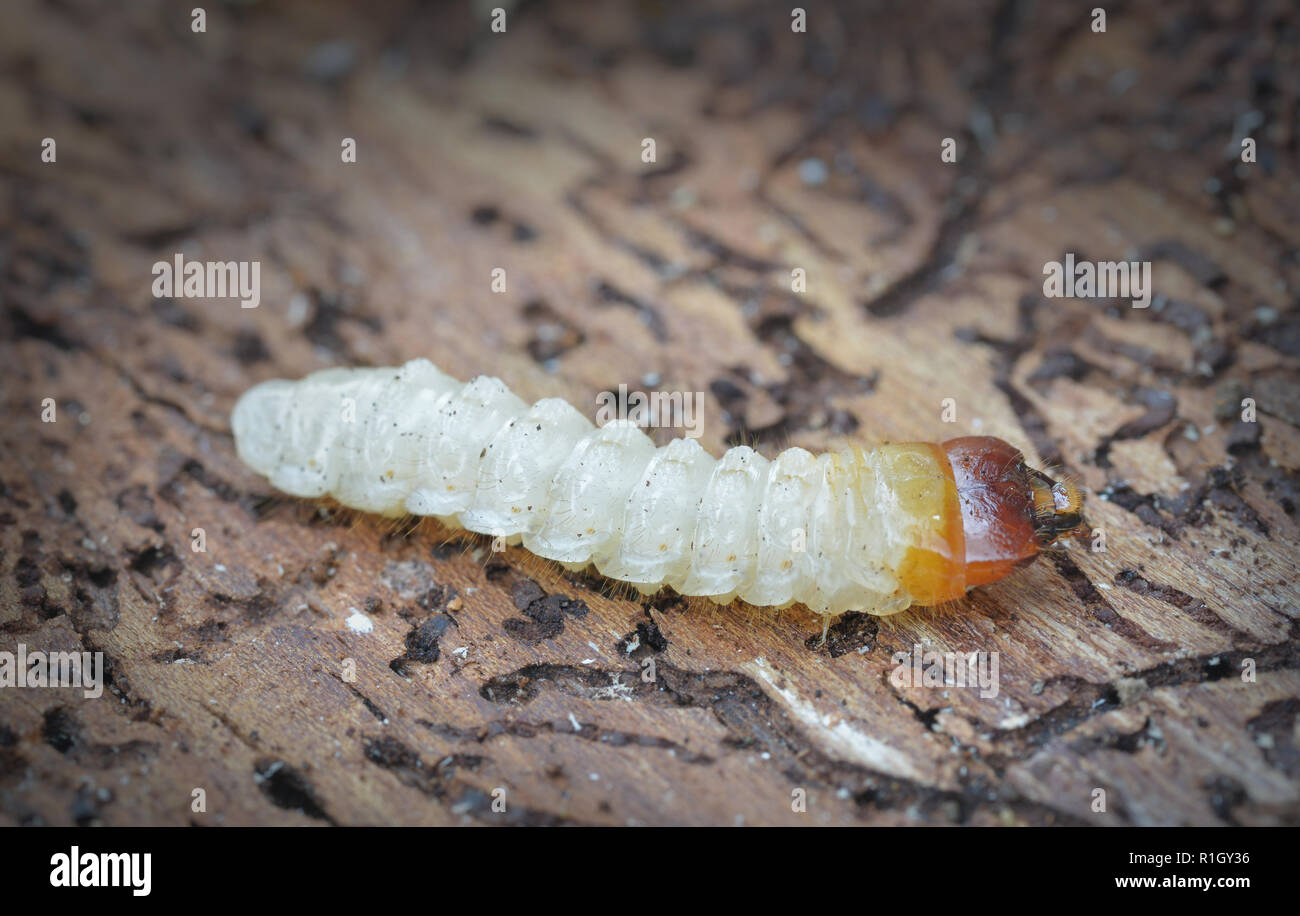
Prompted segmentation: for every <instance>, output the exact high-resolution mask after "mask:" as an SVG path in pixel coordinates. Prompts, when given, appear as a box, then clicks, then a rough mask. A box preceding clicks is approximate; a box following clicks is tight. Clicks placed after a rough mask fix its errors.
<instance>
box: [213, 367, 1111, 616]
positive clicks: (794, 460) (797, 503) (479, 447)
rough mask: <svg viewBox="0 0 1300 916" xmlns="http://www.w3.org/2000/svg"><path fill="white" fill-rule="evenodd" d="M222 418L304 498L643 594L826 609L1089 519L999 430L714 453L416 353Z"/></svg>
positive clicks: (920, 591) (282, 485)
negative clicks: (455, 374) (419, 525)
mask: <svg viewBox="0 0 1300 916" xmlns="http://www.w3.org/2000/svg"><path fill="white" fill-rule="evenodd" d="M348 411H351V413H352V416H351V417H350V422H349V421H347V420H345V419H344V417H345V415H346V414H347V413H348ZM231 425H232V428H233V430H234V435H235V444H236V448H237V450H238V452H239V456H240V458H241V459H242V460H243V461H244V462H245V463H246V464H247V465H248V466H249V467H251V468H253V469H254V470H255V471H257V472H258V473H260V474H263V475H264V476H266V477H267V478H269V479H270V482H271V483H272V484H273V485H274V486H275V487H276V488H278V489H280V490H282V491H284V492H286V493H289V494H292V495H294V496H300V497H319V496H326V495H329V496H333V497H334V498H335V499H337V500H338V501H339V502H340V503H342V504H343V505H345V506H349V507H352V508H355V509H359V510H362V511H365V512H372V513H378V514H380V515H385V516H401V515H406V514H408V513H409V514H413V515H432V516H434V517H436V518H437V519H438V520H439V521H441V522H442V523H443V524H445V525H448V526H450V527H453V528H455V527H462V526H463V527H464V528H467V529H469V530H471V531H476V532H480V533H484V534H491V535H498V536H500V535H504V536H505V537H507V538H508V539H509V540H510V542H511V543H519V542H522V543H523V545H524V547H526V548H527V549H528V550H530V551H532V552H533V553H535V554H537V555H539V556H542V557H546V558H548V559H551V560H555V561H556V562H558V563H561V564H563V565H564V566H566V567H567V568H570V569H577V568H582V567H585V566H587V565H589V564H594V565H595V566H596V569H597V570H599V572H600V573H601V574H602V575H605V576H608V577H610V578H612V579H619V580H622V581H624V582H629V583H631V584H632V585H633V586H635V587H636V588H637V589H639V590H640V591H642V592H644V593H651V592H655V591H657V590H658V589H660V588H661V587H663V586H664V585H668V586H670V587H672V588H673V589H675V590H676V591H678V592H679V593H681V594H683V595H702V596H707V597H709V598H711V599H713V600H714V601H716V602H718V603H720V604H721V603H727V602H730V601H731V600H732V599H733V598H736V597H739V598H741V599H743V600H745V601H747V602H749V603H750V604H753V605H759V606H775V607H784V606H786V605H789V604H793V603H795V602H799V603H802V604H804V605H806V606H807V607H808V608H809V609H810V610H812V611H814V612H817V613H819V614H823V615H826V618H827V620H829V618H830V617H833V616H837V615H839V614H842V613H844V612H845V611H851V610H854V611H865V612H868V613H871V614H878V615H884V614H893V613H897V612H898V611H902V610H904V609H906V608H907V607H909V606H911V605H913V604H918V605H934V604H939V603H942V602H945V601H949V600H952V599H956V598H961V597H962V596H963V595H964V594H965V592H966V590H967V589H969V588H971V587H973V586H977V585H984V584H987V583H990V582H994V581H996V580H998V579H1001V578H1003V577H1005V576H1007V575H1009V574H1010V573H1011V572H1012V571H1014V570H1015V569H1016V568H1018V567H1020V566H1023V565H1025V564H1026V563H1028V562H1030V561H1032V560H1033V559H1034V557H1035V556H1036V555H1037V554H1038V552H1039V551H1040V550H1041V549H1042V548H1043V547H1045V546H1047V545H1049V544H1052V543H1055V542H1056V541H1057V540H1059V539H1060V538H1063V537H1079V536H1083V535H1085V534H1087V532H1088V527H1087V523H1086V522H1085V521H1084V519H1083V516H1082V514H1081V509H1082V496H1081V494H1080V493H1079V491H1078V490H1077V489H1076V488H1075V487H1074V486H1073V485H1072V484H1070V483H1069V482H1060V483H1058V482H1055V481H1053V480H1052V479H1051V478H1050V477H1048V476H1047V475H1046V474H1044V473H1042V472H1041V471H1036V470H1033V469H1031V468H1029V467H1027V466H1026V465H1025V463H1024V458H1023V456H1022V455H1021V453H1020V452H1019V451H1017V450H1016V449H1015V448H1014V447H1013V446H1011V445H1009V444H1008V443H1006V442H1004V441H1002V440H1001V439H995V438H992V437H988V436H972V437H965V438H960V439H950V440H949V441H947V442H944V443H942V444H932V443H902V444H892V445H881V446H878V447H876V448H874V449H863V448H857V447H854V448H849V449H846V450H844V451H841V452H837V453H836V452H832V453H825V454H822V455H820V456H814V455H812V454H811V453H809V452H807V451H805V450H804V449H802V448H789V449H786V450H785V451H783V452H781V453H780V454H779V455H777V456H776V457H775V458H773V459H771V460H769V459H767V458H764V457H763V456H762V455H760V454H758V453H757V452H755V451H754V450H753V449H751V448H748V447H746V446H738V447H736V448H732V449H729V450H728V451H727V452H726V454H724V455H723V456H722V457H721V458H714V457H713V456H712V455H710V454H708V453H707V452H706V451H704V449H703V448H701V447H700V445H699V443H698V442H696V441H695V440H694V439H675V440H674V441H672V442H670V443H668V445H666V446H663V447H660V448H656V447H655V445H654V443H653V442H652V441H651V440H650V438H649V437H648V436H647V435H646V434H645V433H644V432H643V431H642V430H641V429H640V428H639V427H638V426H636V425H635V424H633V423H631V422H629V421H626V420H615V421H613V422H611V423H608V424H606V425H604V426H602V427H599V428H598V427H596V426H595V425H594V424H593V423H592V422H591V421H590V420H588V419H587V418H586V417H585V416H583V415H582V414H581V413H579V412H578V411H577V410H576V409H574V408H573V407H572V406H571V405H570V404H568V403H567V402H565V401H563V400H561V399H559V398H545V399H543V400H540V401H538V402H537V403H536V404H533V405H532V406H531V407H530V406H528V405H527V404H525V403H524V402H523V401H522V400H520V399H519V398H518V397H516V396H515V395H514V394H512V393H511V392H510V391H509V389H507V388H506V386H505V385H504V384H503V383H502V382H501V381H500V380H499V379H496V378H490V377H486V376H480V377H478V378H476V379H474V380H473V381H471V382H469V383H463V382H460V381H458V380H456V379H454V378H451V377H450V376H448V375H445V374H444V373H442V372H441V371H439V370H438V369H437V367H435V366H434V365H433V364H432V363H430V362H429V361H428V360H424V359H415V360H412V361H410V362H408V363H406V364H405V365H404V366H401V367H397V368H383V369H327V370H324V371H322V372H316V373H314V374H312V375H309V376H307V377H306V378H304V379H302V380H300V381H297V382H293V381H286V380H283V379H277V380H274V381H268V382H263V383H262V384H260V385H257V386H256V387H254V388H252V389H250V390H249V391H247V392H246V393H245V394H244V395H243V397H241V398H240V399H239V402H238V403H237V404H236V405H235V409H234V413H233V415H232V417H231Z"/></svg>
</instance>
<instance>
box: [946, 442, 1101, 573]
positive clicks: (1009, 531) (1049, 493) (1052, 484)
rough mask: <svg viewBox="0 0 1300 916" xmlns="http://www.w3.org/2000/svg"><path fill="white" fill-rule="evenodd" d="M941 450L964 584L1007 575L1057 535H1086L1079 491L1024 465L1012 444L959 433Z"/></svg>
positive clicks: (1087, 530) (1086, 525)
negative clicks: (956, 513) (962, 549)
mask: <svg viewBox="0 0 1300 916" xmlns="http://www.w3.org/2000/svg"><path fill="white" fill-rule="evenodd" d="M943 450H944V453H945V454H947V456H948V461H949V462H950V463H951V465H952V473H953V479H954V481H955V482H956V484H957V496H958V499H959V500H960V502H961V520H962V531H963V535H964V538H965V542H966V570H965V572H966V576H965V585H966V587H967V588H970V587H972V586H975V585H986V584H988V583H990V582H996V581H997V580H998V579H1001V578H1003V577H1005V576H1008V575H1010V574H1011V573H1012V572H1014V571H1015V570H1016V569H1018V568H1019V567H1021V566H1024V565H1026V564H1028V563H1031V562H1033V560H1034V558H1035V557H1037V556H1038V552H1039V551H1040V550H1041V549H1042V548H1043V547H1045V546H1048V545H1050V544H1054V543H1056V542H1057V541H1058V540H1060V539H1061V538H1066V537H1086V536H1087V535H1088V534H1089V533H1090V532H1089V529H1088V524H1087V522H1085V521H1084V518H1083V515H1082V508H1083V495H1082V494H1081V493H1080V492H1079V489H1078V488H1077V487H1076V486H1075V485H1074V484H1072V483H1070V482H1068V481H1060V482H1058V481H1054V480H1052V479H1051V478H1050V477H1048V476H1047V475H1046V474H1044V473H1043V472H1042V471H1038V470H1034V469H1033V468H1030V467H1028V466H1027V465H1026V464H1025V456H1024V455H1022V454H1021V453H1020V451H1019V450H1017V449H1016V448H1015V447H1014V446H1012V445H1010V444H1008V443H1006V442H1004V441H1002V440H1001V439H995V438H994V437H992V436H965V437H962V438H960V439H949V440H948V441H947V442H945V443H943Z"/></svg>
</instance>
